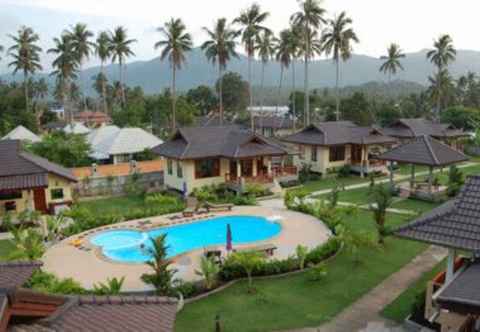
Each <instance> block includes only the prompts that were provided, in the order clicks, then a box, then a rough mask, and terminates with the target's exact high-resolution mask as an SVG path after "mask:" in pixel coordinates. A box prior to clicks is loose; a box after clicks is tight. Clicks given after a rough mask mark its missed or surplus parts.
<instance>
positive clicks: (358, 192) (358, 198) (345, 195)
mask: <svg viewBox="0 0 480 332" xmlns="http://www.w3.org/2000/svg"><path fill="white" fill-rule="evenodd" d="M328 197H329V194H323V195H319V196H315V198H319V199H328ZM338 197H339V199H338V200H339V201H340V202H346V203H354V204H358V205H364V204H368V203H369V188H368V187H365V188H359V189H352V190H344V191H341V192H340V193H339V195H338Z"/></svg>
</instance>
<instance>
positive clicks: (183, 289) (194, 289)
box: [172, 279, 203, 298]
mask: <svg viewBox="0 0 480 332" xmlns="http://www.w3.org/2000/svg"><path fill="white" fill-rule="evenodd" d="M202 291H203V289H202V288H201V287H199V286H198V284H197V283H194V282H187V281H183V280H182V279H175V280H174V281H173V285H172V293H173V295H176V293H181V294H182V295H183V297H184V298H189V297H193V296H196V295H198V294H200V293H201V292H202Z"/></svg>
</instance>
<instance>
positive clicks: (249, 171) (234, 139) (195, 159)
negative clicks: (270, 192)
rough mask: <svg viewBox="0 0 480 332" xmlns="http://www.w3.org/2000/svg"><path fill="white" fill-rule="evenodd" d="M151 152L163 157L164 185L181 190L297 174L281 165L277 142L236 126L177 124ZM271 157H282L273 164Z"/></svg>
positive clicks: (234, 186) (281, 152) (281, 151)
mask: <svg viewBox="0 0 480 332" xmlns="http://www.w3.org/2000/svg"><path fill="white" fill-rule="evenodd" d="M153 152H155V153H157V154H158V155H160V156H162V157H165V158H166V161H167V166H166V171H165V174H164V178H165V185H166V186H167V187H168V188H171V189H175V190H178V191H180V192H183V193H184V194H190V193H191V192H192V191H193V190H194V189H195V188H200V187H202V186H205V185H212V184H227V186H229V187H230V188H232V189H233V190H236V189H238V188H240V187H242V186H243V184H245V183H248V182H253V183H264V184H271V183H273V182H274V180H280V179H281V178H282V177H288V176H295V177H296V174H297V172H296V168H294V167H286V166H285V164H284V162H285V160H286V157H287V156H288V152H287V151H286V149H284V148H283V147H282V146H281V145H279V144H276V143H274V142H273V141H270V140H269V139H267V138H265V137H263V136H260V135H257V134H254V133H252V132H251V131H249V130H244V129H240V128H238V127H236V126H224V127H189V128H181V129H179V130H177V132H176V133H175V134H174V136H173V137H172V138H171V139H170V140H169V141H167V142H166V143H164V144H161V145H159V146H157V147H155V148H154V149H153ZM274 157H277V158H280V159H283V160H282V161H281V162H280V163H279V164H276V165H275V164H274V163H273V162H272V159H273V158H274Z"/></svg>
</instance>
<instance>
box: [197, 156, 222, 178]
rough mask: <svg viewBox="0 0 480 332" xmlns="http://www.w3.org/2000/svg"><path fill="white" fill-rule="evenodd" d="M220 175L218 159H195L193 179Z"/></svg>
mask: <svg viewBox="0 0 480 332" xmlns="http://www.w3.org/2000/svg"><path fill="white" fill-rule="evenodd" d="M219 176H220V159H199V160H195V179H206V178H214V177H219Z"/></svg>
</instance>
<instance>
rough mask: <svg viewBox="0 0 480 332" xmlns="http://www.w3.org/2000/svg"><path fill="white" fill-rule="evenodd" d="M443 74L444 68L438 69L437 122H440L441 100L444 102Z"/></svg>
mask: <svg viewBox="0 0 480 332" xmlns="http://www.w3.org/2000/svg"><path fill="white" fill-rule="evenodd" d="M441 72H442V67H441V66H439V67H438V75H437V91H438V92H437V109H436V110H435V113H436V114H435V121H436V122H440V107H441V100H442V85H441V82H440V74H441Z"/></svg>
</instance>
